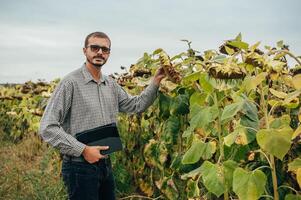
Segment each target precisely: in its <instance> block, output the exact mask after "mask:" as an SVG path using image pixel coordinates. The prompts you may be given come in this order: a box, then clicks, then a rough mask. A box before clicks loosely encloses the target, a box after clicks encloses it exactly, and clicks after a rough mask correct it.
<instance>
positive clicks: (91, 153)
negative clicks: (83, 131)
mask: <svg viewBox="0 0 301 200" xmlns="http://www.w3.org/2000/svg"><path fill="white" fill-rule="evenodd" d="M107 149H109V147H108V146H86V147H85V149H84V151H83V153H82V155H83V156H84V158H85V160H86V161H87V162H89V163H91V164H92V163H95V162H97V161H99V160H100V159H103V158H107V157H108V156H106V155H102V154H101V153H100V151H101V150H107Z"/></svg>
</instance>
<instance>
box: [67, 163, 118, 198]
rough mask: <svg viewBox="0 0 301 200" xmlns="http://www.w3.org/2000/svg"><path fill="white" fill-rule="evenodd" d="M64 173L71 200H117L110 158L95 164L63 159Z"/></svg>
mask: <svg viewBox="0 0 301 200" xmlns="http://www.w3.org/2000/svg"><path fill="white" fill-rule="evenodd" d="M62 175H63V181H64V183H65V185H66V187H67V190H68V197H69V198H68V199H70V200H115V183H114V177H113V174H112V166H111V162H110V159H101V160H100V161H99V162H97V163H93V164H90V163H88V162H76V161H70V160H68V161H67V160H63V165H62Z"/></svg>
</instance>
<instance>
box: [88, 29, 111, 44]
mask: <svg viewBox="0 0 301 200" xmlns="http://www.w3.org/2000/svg"><path fill="white" fill-rule="evenodd" d="M91 37H98V38H106V39H108V40H109V42H110V46H111V40H110V38H109V36H108V35H107V34H105V33H104V32H98V31H97V32H93V33H90V34H89V35H87V37H86V39H85V47H87V46H88V43H89V39H90V38H91Z"/></svg>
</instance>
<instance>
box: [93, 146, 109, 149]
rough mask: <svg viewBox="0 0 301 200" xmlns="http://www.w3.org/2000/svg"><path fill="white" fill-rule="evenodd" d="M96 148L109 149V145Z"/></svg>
mask: <svg viewBox="0 0 301 200" xmlns="http://www.w3.org/2000/svg"><path fill="white" fill-rule="evenodd" d="M96 148H97V149H98V150H107V149H109V146H96Z"/></svg>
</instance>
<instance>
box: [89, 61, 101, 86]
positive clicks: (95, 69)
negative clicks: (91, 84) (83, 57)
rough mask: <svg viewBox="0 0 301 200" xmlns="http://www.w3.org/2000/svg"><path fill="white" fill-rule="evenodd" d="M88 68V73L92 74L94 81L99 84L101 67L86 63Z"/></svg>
mask: <svg viewBox="0 0 301 200" xmlns="http://www.w3.org/2000/svg"><path fill="white" fill-rule="evenodd" d="M86 67H87V69H88V71H89V72H90V73H91V75H92V77H93V79H94V80H95V81H96V82H97V83H99V81H100V78H101V67H95V66H94V65H92V64H91V63H89V62H86Z"/></svg>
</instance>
